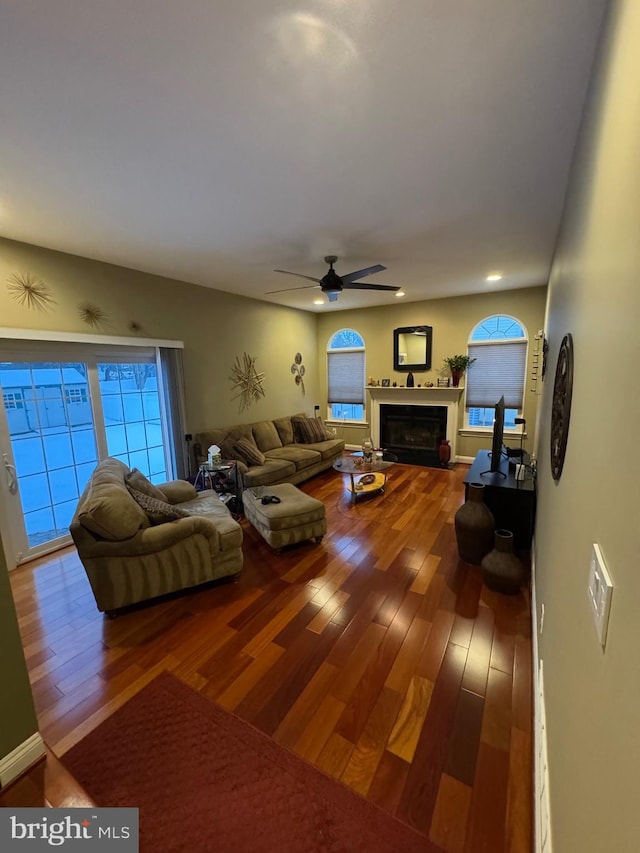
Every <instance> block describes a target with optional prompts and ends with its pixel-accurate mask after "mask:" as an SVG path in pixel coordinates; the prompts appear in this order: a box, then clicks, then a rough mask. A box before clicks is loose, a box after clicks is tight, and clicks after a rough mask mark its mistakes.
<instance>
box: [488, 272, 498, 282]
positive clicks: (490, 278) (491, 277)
mask: <svg viewBox="0 0 640 853" xmlns="http://www.w3.org/2000/svg"><path fill="white" fill-rule="evenodd" d="M501 278H502V275H501V274H500V273H499V272H492V273H491V275H488V276H487V281H500V279H501Z"/></svg>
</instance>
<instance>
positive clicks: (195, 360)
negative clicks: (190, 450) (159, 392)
mask: <svg viewBox="0 0 640 853" xmlns="http://www.w3.org/2000/svg"><path fill="white" fill-rule="evenodd" d="M15 272H30V273H33V274H34V275H36V276H38V277H39V278H41V279H42V280H43V281H44V282H45V283H46V284H48V285H49V287H50V288H51V290H52V291H53V296H54V299H55V300H56V303H55V305H52V306H51V310H49V311H46V312H40V311H34V310H33V309H29V308H26V307H25V306H22V305H20V304H19V303H18V302H17V301H16V300H15V299H14V298H13V297H12V296H11V294H10V292H9V290H8V289H7V288H6V285H5V282H6V280H7V277H8V276H10V275H11V274H12V273H15ZM0 282H1V283H2V286H0V318H1V319H0V326H8V327H18V328H25V329H41V330H54V331H63V332H70V333H84V334H87V333H94V334H95V333H96V332H97V333H98V334H99V333H103V334H105V335H116V336H129V337H130V336H131V335H132V332H131V331H130V330H129V323H130V322H136V323H139V324H140V325H141V326H142V330H141V331H140V333H139V335H138V336H139V337H147V338H156V339H173V340H182V341H184V344H185V348H184V367H185V386H186V397H187V428H188V430H189V431H190V432H194V433H195V432H198V431H200V430H203V429H206V428H208V427H212V426H224V425H226V424H235V423H239V422H240V421H244V422H251V421H256V420H261V419H262V418H271V417H280V416H282V415H284V414H287V413H292V412H298V411H307V412H308V413H313V407H314V405H315V404H316V403H317V396H318V387H319V386H318V370H317V363H316V352H317V347H316V318H315V316H314V315H313V314H310V313H308V312H303V311H297V310H294V309H290V308H281V307H279V306H275V305H271V304H268V303H265V302H259V301H258V300H255V299H247V298H245V297H242V296H234V295H232V294H229V293H224V292H222V291H219V290H211V289H210V288H206V287H198V286H197V285H193V284H187V283H185V282H177V281H174V280H172V279H167V278H162V277H160V276H154V275H148V274H146V273H141V272H137V271H135V270H130V269H125V268H124V267H117V266H113V265H111V264H104V263H100V262H98V261H91V260H88V259H86V258H79V257H76V256H74V255H68V254H65V253H63V252H53V251H50V250H48V249H41V248H38V247H36V246H29V245H27V244H25V243H16V242H12V241H9V240H3V239H0ZM85 301H88V302H91V303H95V304H96V305H98V306H99V307H100V308H101V309H102V310H103V311H104V312H105V313H106V314H107V316H108V322H107V323H105V324H104V325H103V326H102V327H101V328H100V329H99V330H96V329H92V328H91V327H89V326H87V325H86V324H85V323H84V322H83V321H82V320H81V319H80V316H79V314H78V305H79V304H80V303H82V302H85ZM245 352H247V353H249V354H250V355H252V356H256V357H257V361H256V369H257V370H258V371H259V372H261V373H264V374H265V380H264V389H265V397H264V398H261V399H260V400H259V401H258V402H257V403H256V404H255V405H253V406H251V408H249V409H248V410H246V411H244V412H240V408H239V402H238V401H237V400H235V401H234V400H233V399H232V398H233V396H234V395H235V391H234V390H233V387H232V384H231V382H230V380H229V376H230V373H231V369H232V366H233V363H234V360H235V357H236V356H240V358H242V355H243V353H245ZM297 352H300V353H302V356H303V364H304V365H305V369H306V373H305V377H304V393H303V389H302V387H301V386H300V385H296V384H295V381H294V377H293V376H292V374H291V364H292V362H293V359H294V356H295V354H296V353H297Z"/></svg>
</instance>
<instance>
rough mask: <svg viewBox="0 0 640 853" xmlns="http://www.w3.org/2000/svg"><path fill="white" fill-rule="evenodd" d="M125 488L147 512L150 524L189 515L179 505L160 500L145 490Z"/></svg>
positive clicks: (162, 522)
mask: <svg viewBox="0 0 640 853" xmlns="http://www.w3.org/2000/svg"><path fill="white" fill-rule="evenodd" d="M127 488H128V489H129V493H130V495H131V496H132V498H133V499H134V501H135V502H136V503H137V504H138V506H141V507H142V509H143V510H144V511H145V512H146V513H147V516H148V518H149V521H150V522H151V524H164V523H165V521H177V519H179V518H188V517H189V513H188V512H185V511H184V510H182V509H180V507H177V506H173V505H172V504H170V503H167V502H166V501H161V500H159V499H158V498H154V497H152V496H151V495H147V494H146V493H145V492H139V491H138V490H137V489H132V488H131V486H127Z"/></svg>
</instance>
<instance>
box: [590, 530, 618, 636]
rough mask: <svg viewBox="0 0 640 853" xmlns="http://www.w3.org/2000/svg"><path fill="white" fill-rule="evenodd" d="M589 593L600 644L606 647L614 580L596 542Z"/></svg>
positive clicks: (592, 557)
mask: <svg viewBox="0 0 640 853" xmlns="http://www.w3.org/2000/svg"><path fill="white" fill-rule="evenodd" d="M587 593H588V596H589V603H590V604H591V610H592V613H593V621H594V624H595V626H596V633H597V635H598V639H599V640H600V645H601V646H602V647H603V648H604V646H605V643H606V642H607V628H608V625H609V612H610V610H611V596H612V594H613V581H612V580H611V576H610V575H609V572H608V571H607V567H606V566H605V564H604V557H603V556H602V551H601V550H600V546H599V545H596V544H595V543H594V545H593V546H592V548H591V561H590V564H589V584H588V586H587Z"/></svg>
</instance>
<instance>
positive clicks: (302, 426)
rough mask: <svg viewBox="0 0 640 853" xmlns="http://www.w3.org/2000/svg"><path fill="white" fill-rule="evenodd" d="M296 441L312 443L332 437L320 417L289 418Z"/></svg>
mask: <svg viewBox="0 0 640 853" xmlns="http://www.w3.org/2000/svg"><path fill="white" fill-rule="evenodd" d="M291 422H292V424H293V432H294V435H295V437H296V441H299V442H300V443H301V444H313V443H314V442H316V441H326V440H328V439H329V438H333V436H330V434H329V433H328V432H327V431H326V429H325V426H324V424H323V423H322V420H321V419H320V418H291Z"/></svg>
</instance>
